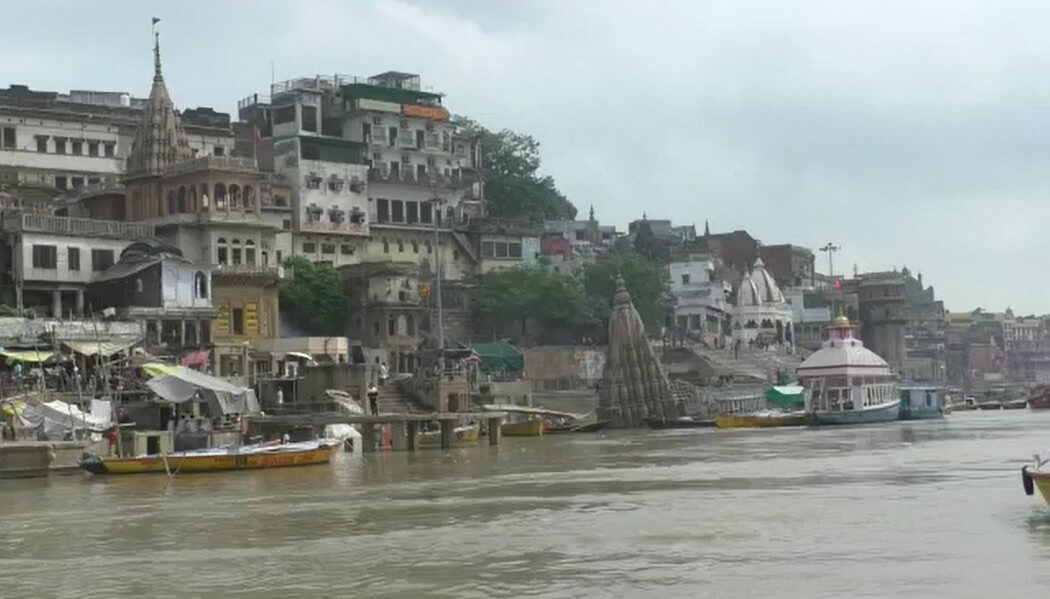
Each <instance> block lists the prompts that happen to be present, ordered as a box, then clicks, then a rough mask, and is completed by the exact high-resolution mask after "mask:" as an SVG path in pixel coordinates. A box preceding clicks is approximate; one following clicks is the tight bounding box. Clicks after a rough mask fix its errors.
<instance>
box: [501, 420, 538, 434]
mask: <svg viewBox="0 0 1050 599" xmlns="http://www.w3.org/2000/svg"><path fill="white" fill-rule="evenodd" d="M500 432H501V433H502V434H503V436H504V437H539V436H540V435H542V434H543V419H542V418H539V417H533V418H530V419H528V420H525V421H523V422H507V423H505V424H502V425H500Z"/></svg>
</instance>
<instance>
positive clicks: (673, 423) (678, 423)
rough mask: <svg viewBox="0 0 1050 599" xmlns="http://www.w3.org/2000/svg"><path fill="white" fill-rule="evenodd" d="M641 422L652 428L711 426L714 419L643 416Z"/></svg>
mask: <svg viewBox="0 0 1050 599" xmlns="http://www.w3.org/2000/svg"><path fill="white" fill-rule="evenodd" d="M642 422H645V424H646V426H648V427H649V428H652V429H665V428H711V427H713V426H715V421H714V420H682V419H680V418H670V419H665V418H643V419H642Z"/></svg>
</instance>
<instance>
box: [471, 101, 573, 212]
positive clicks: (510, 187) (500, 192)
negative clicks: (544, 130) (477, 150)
mask: <svg viewBox="0 0 1050 599" xmlns="http://www.w3.org/2000/svg"><path fill="white" fill-rule="evenodd" d="M453 123H454V124H455V125H456V127H457V129H458V131H459V133H460V134H461V135H466V136H469V137H478V138H480V141H481V161H482V168H483V171H484V181H485V197H486V199H487V200H488V210H489V213H490V214H492V215H493V216H503V217H509V218H527V219H529V220H534V221H539V220H544V219H551V220H555V219H571V218H575V217H576V207H575V206H573V205H572V203H571V202H570V201H569V200H568V199H567V198H566V197H565V196H564V195H563V194H562V193H561V192H560V191H558V187H557V186H556V185H555V184H554V179H553V178H552V177H550V176H543V177H541V176H539V175H538V174H537V171H539V168H540V143H539V142H538V141H536V139H535V138H534V137H532V136H531V135H525V134H523V133H516V132H514V131H511V130H509V129H504V130H502V131H499V132H498V133H497V132H492V131H489V130H488V129H486V128H485V127H483V126H481V125H480V124H479V123H477V122H476V121H473V120H471V119H468V118H466V117H462V116H457V117H456V118H455V119H454V120H453Z"/></svg>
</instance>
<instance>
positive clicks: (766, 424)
mask: <svg viewBox="0 0 1050 599" xmlns="http://www.w3.org/2000/svg"><path fill="white" fill-rule="evenodd" d="M809 420H810V418H809V414H807V413H805V412H781V411H778V410H763V411H761V412H752V413H750V414H721V415H719V416H715V426H717V427H718V428H773V427H780V426H805V425H806V424H809Z"/></svg>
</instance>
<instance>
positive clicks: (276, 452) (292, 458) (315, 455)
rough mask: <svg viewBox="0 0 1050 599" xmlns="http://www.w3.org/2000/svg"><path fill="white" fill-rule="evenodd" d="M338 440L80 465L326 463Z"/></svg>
mask: <svg viewBox="0 0 1050 599" xmlns="http://www.w3.org/2000/svg"><path fill="white" fill-rule="evenodd" d="M339 446H340V444H339V443H338V442H337V441H335V440H333V439H326V440H324V441H310V442H305V443H287V444H283V445H279V444H262V445H249V446H242V447H230V448H220V449H205V450H195V451H178V452H173V453H169V454H164V455H146V456H141V457H134V458H104V457H97V456H90V457H87V458H85V459H83V460H81V461H80V467H81V468H82V469H84V470H87V471H88V472H91V473H92V474H144V473H150V472H153V473H157V472H173V473H174V472H223V471H229V470H255V469H260V468H285V467H288V466H310V465H313V464H327V463H328V462H330V461H331V459H332V455H334V454H335V452H336V451H337V450H338V449H339Z"/></svg>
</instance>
